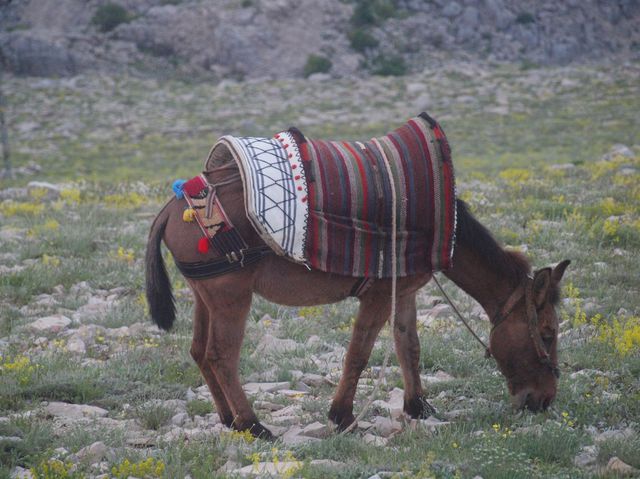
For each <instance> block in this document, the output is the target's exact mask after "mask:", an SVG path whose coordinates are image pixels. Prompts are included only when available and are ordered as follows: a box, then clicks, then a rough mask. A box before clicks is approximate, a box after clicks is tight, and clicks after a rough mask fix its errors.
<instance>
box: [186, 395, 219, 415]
mask: <svg viewBox="0 0 640 479" xmlns="http://www.w3.org/2000/svg"><path fill="white" fill-rule="evenodd" d="M212 412H213V405H212V404H211V401H203V400H200V399H195V400H193V401H189V402H188V403H187V414H189V417H190V418H191V419H193V417H194V416H206V415H207V414H209V413H212Z"/></svg>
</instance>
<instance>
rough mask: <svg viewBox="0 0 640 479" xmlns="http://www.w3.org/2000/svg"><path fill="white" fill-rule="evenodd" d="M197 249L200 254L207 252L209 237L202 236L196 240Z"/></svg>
mask: <svg viewBox="0 0 640 479" xmlns="http://www.w3.org/2000/svg"><path fill="white" fill-rule="evenodd" d="M198 251H199V252H200V253H202V254H207V253H208V252H209V238H207V237H206V236H203V237H202V238H200V241H198Z"/></svg>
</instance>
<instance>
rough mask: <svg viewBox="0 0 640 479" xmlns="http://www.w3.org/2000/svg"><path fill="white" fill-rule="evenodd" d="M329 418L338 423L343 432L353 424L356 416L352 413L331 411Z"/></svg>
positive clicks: (339, 429) (338, 427)
mask: <svg viewBox="0 0 640 479" xmlns="http://www.w3.org/2000/svg"><path fill="white" fill-rule="evenodd" d="M329 420H330V421H331V422H332V423H333V424H335V425H336V428H337V429H338V431H339V432H342V431H344V430H345V429H347V428H348V427H349V426H351V424H353V422H354V421H355V420H356V418H355V417H354V416H353V414H352V413H348V414H341V413H339V412H335V411H329Z"/></svg>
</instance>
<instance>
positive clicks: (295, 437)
mask: <svg viewBox="0 0 640 479" xmlns="http://www.w3.org/2000/svg"><path fill="white" fill-rule="evenodd" d="M301 433H302V428H301V427H299V426H293V427H292V428H291V429H289V430H288V431H287V432H285V433H284V434H283V435H282V442H283V443H284V444H286V445H288V446H294V445H298V444H304V443H309V442H318V441H320V439H317V438H315V437H309V436H303V435H302V434H301Z"/></svg>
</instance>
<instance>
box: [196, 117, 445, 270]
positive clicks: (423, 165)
mask: <svg viewBox="0 0 640 479" xmlns="http://www.w3.org/2000/svg"><path fill="white" fill-rule="evenodd" d="M220 146H225V147H227V148H228V149H229V150H230V152H231V154H232V156H233V157H234V159H235V160H236V162H237V163H238V166H239V169H240V173H241V176H242V179H243V183H244V191H245V202H246V208H247V216H248V218H249V219H250V221H251V222H252V224H253V226H254V227H255V229H256V230H257V231H258V233H259V234H260V235H261V237H262V238H263V239H264V241H265V242H266V243H267V244H268V245H269V246H270V247H271V248H272V249H273V250H274V251H275V252H276V253H278V254H280V255H283V256H286V257H288V258H289V259H291V260H293V261H296V262H299V263H304V264H307V265H308V266H310V267H312V268H316V269H319V270H321V271H326V272H330V273H335V274H340V275H346V276H354V277H370V278H388V277H391V276H392V274H393V273H392V258H391V255H392V241H391V238H392V235H393V234H394V228H393V222H392V210H393V207H394V203H395V209H396V228H395V235H396V243H397V248H396V253H397V262H396V268H397V269H396V274H397V275H398V276H408V275H413V274H418V273H424V272H431V271H438V270H444V269H447V268H449V267H450V266H451V258H452V255H453V247H454V234H455V222H456V210H455V182H454V171H453V164H452V163H451V154H450V148H449V144H448V142H447V139H446V137H445V135H444V132H443V131H442V129H441V127H440V126H439V125H438V123H437V122H436V121H435V120H433V119H432V118H431V117H429V116H428V115H427V114H426V113H422V114H420V116H418V117H415V118H412V119H411V120H409V121H408V122H407V123H405V124H404V125H403V126H401V127H400V128H398V129H396V130H394V131H393V132H391V133H389V134H388V135H385V136H382V137H379V138H373V139H371V140H370V141H365V142H357V141H355V142H354V141H325V140H314V139H307V138H305V137H304V136H303V135H302V133H301V132H300V131H299V130H297V129H296V128H291V129H289V130H287V131H284V132H281V133H278V134H277V135H275V136H274V137H273V138H253V137H232V136H224V137H222V138H220V139H219V140H218V142H217V143H216V145H214V147H213V148H212V151H211V153H210V155H209V158H211V157H212V155H213V152H214V150H215V149H216V148H218V147H220ZM207 163H208V161H207ZM207 163H206V164H207ZM206 164H205V168H206ZM394 190H395V191H394ZM394 192H395V202H394V198H393V196H394V195H393V193H394Z"/></svg>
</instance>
